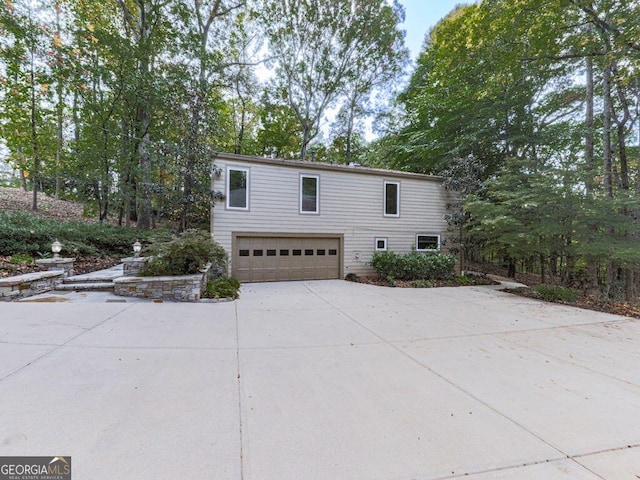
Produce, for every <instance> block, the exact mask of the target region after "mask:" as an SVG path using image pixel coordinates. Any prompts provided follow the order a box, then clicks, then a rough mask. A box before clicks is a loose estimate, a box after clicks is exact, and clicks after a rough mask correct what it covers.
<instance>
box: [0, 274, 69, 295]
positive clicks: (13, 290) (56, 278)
mask: <svg viewBox="0 0 640 480" xmlns="http://www.w3.org/2000/svg"><path fill="white" fill-rule="evenodd" d="M64 276H66V272H65V271H64V270H49V271H47V272H33V273H24V274H22V275H16V276H14V277H7V278H0V301H7V300H16V299H19V298H25V297H31V296H33V295H38V294H40V293H45V292H49V291H51V290H53V289H54V288H55V286H56V285H57V284H58V283H60V282H61V281H62V278H63V277H64Z"/></svg>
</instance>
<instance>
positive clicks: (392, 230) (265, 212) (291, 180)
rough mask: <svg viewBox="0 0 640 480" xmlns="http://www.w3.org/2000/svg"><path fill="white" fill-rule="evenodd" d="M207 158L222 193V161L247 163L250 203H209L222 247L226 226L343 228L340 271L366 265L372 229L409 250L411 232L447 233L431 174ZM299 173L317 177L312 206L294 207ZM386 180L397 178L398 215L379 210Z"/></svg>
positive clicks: (228, 243)
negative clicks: (316, 207)
mask: <svg viewBox="0 0 640 480" xmlns="http://www.w3.org/2000/svg"><path fill="white" fill-rule="evenodd" d="M214 163H215V165H216V166H217V167H218V168H220V170H221V171H222V175H221V176H220V177H219V178H214V179H213V190H214V191H221V192H224V193H225V194H226V192H225V185H226V178H225V175H226V173H227V167H234V166H235V167H243V168H248V169H249V170H250V174H249V210H248V211H239V210H229V209H226V208H225V202H224V201H218V202H216V204H215V206H214V208H213V209H212V222H211V223H212V233H213V236H214V238H215V240H216V241H218V242H219V243H220V244H221V245H222V246H223V247H224V248H225V249H226V250H227V252H229V253H231V248H232V233H233V232H271V233H327V234H342V235H344V252H343V255H344V275H346V274H348V273H351V272H353V273H357V274H359V275H361V274H370V273H372V272H373V270H372V269H371V266H370V261H371V256H372V254H373V252H374V250H375V246H374V240H375V238H376V237H386V238H387V239H388V249H389V250H392V251H395V252H410V251H411V248H412V246H414V245H415V236H416V234H417V233H425V234H440V235H441V236H442V240H444V238H445V236H446V230H447V225H446V223H445V222H444V219H443V217H444V215H445V213H446V205H447V194H446V192H445V190H444V188H442V184H441V180H440V179H438V178H436V177H429V176H426V175H410V174H403V173H400V172H391V171H389V172H385V171H380V170H375V171H374V170H371V169H364V168H359V167H340V168H338V167H332V168H322V167H317V166H316V165H320V164H311V165H309V164H306V163H300V162H281V163H278V162H275V161H274V162H273V163H269V162H268V161H266V160H263V159H260V160H258V159H256V160H255V162H252V161H251V159H250V158H246V159H245V158H243V157H235V156H230V158H224V157H222V158H217V159H216V160H215V162H214ZM302 174H308V175H317V176H319V178H320V182H319V194H320V213H319V214H301V213H299V209H300V197H299V194H300V175H302ZM385 181H393V182H399V183H400V216H399V217H385V216H384V212H383V208H384V182H385Z"/></svg>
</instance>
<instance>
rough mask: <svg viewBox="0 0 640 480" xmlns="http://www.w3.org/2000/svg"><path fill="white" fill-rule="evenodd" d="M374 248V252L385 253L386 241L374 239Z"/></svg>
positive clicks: (380, 238) (379, 238)
mask: <svg viewBox="0 0 640 480" xmlns="http://www.w3.org/2000/svg"><path fill="white" fill-rule="evenodd" d="M375 246H376V252H386V251H387V239H386V238H384V237H376V241H375Z"/></svg>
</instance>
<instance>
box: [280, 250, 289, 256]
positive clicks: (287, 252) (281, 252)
mask: <svg viewBox="0 0 640 480" xmlns="http://www.w3.org/2000/svg"><path fill="white" fill-rule="evenodd" d="M280 256H281V257H288V256H289V250H280Z"/></svg>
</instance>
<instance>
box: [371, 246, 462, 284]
mask: <svg viewBox="0 0 640 480" xmlns="http://www.w3.org/2000/svg"><path fill="white" fill-rule="evenodd" d="M455 264H456V257H454V256H453V255H448V254H445V253H419V252H411V253H405V254H400V253H395V252H375V253H374V254H373V258H372V260H371V265H372V266H373V268H375V270H376V272H378V275H379V276H380V278H386V279H389V278H392V279H395V280H442V279H447V278H451V277H453V276H454V270H453V268H454V267H455Z"/></svg>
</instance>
